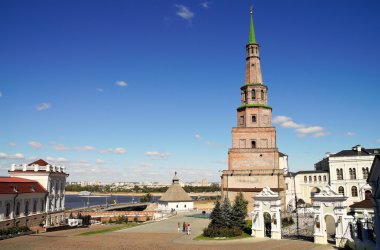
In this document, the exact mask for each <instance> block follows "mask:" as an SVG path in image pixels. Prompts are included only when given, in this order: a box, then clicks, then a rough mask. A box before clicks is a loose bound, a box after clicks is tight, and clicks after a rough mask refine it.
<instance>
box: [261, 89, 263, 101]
mask: <svg viewBox="0 0 380 250" xmlns="http://www.w3.org/2000/svg"><path fill="white" fill-rule="evenodd" d="M261 100H264V90H261Z"/></svg>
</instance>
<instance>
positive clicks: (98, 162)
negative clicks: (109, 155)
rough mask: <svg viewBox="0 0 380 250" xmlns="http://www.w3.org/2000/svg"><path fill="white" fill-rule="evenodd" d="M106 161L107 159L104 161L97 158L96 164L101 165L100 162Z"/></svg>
mask: <svg viewBox="0 0 380 250" xmlns="http://www.w3.org/2000/svg"><path fill="white" fill-rule="evenodd" d="M104 163H105V161H103V160H101V159H97V160H96V164H99V165H100V164H104Z"/></svg>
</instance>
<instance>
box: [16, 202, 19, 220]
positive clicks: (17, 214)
mask: <svg viewBox="0 0 380 250" xmlns="http://www.w3.org/2000/svg"><path fill="white" fill-rule="evenodd" d="M19 215H20V202H19V201H18V202H17V203H16V216H19Z"/></svg>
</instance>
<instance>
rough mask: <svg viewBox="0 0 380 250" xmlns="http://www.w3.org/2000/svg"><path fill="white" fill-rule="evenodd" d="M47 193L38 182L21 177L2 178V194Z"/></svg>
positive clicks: (0, 188)
mask: <svg viewBox="0 0 380 250" xmlns="http://www.w3.org/2000/svg"><path fill="white" fill-rule="evenodd" d="M16 193H19V194H21V193H47V190H46V189H45V188H44V187H42V186H41V184H40V183H38V182H37V181H33V180H29V179H24V178H19V177H0V194H16Z"/></svg>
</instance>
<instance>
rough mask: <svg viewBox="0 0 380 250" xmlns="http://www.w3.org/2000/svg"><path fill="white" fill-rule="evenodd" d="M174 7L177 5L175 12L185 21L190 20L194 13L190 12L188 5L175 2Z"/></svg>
mask: <svg viewBox="0 0 380 250" xmlns="http://www.w3.org/2000/svg"><path fill="white" fill-rule="evenodd" d="M175 7H177V12H176V14H177V15H178V16H180V17H181V18H183V19H185V20H186V21H191V19H192V18H193V17H194V13H193V12H191V11H190V9H189V8H188V7H186V6H184V5H180V4H176V5H175Z"/></svg>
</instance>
